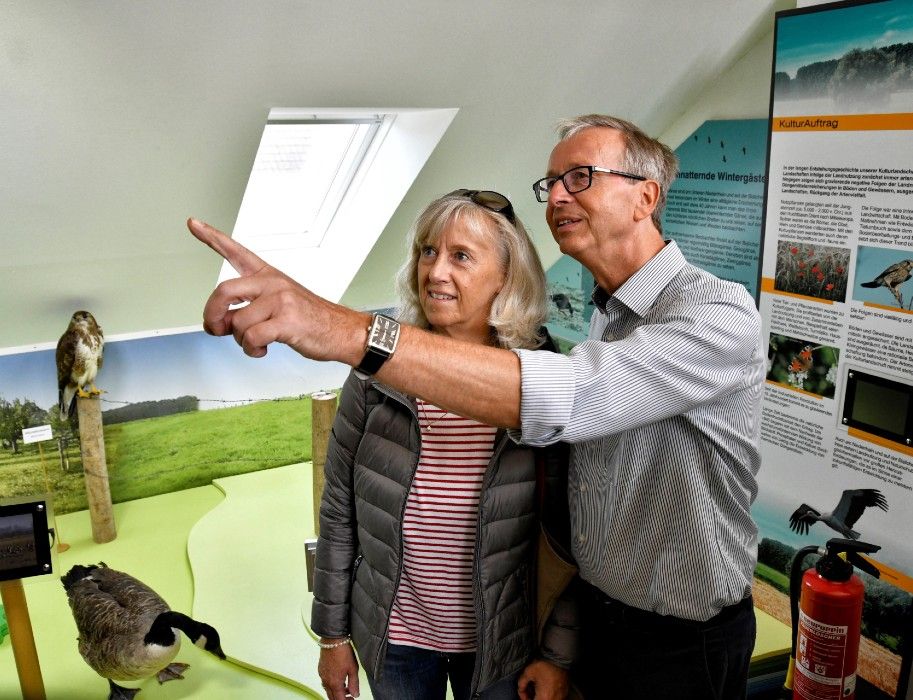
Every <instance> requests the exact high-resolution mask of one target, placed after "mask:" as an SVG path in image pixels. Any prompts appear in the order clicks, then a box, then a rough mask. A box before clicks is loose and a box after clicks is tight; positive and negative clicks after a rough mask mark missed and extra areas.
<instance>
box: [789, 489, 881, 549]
mask: <svg viewBox="0 0 913 700" xmlns="http://www.w3.org/2000/svg"><path fill="white" fill-rule="evenodd" d="M866 508H880V509H881V510H883V511H887V510H888V502H887V500H886V499H885V497H884V495H883V494H882V493H881V491H879V490H878V489H847V490H845V491H844V492H843V494H841V496H840V501H839V502H838V503H837V506H836V507H835V508H834V509H833V510H832V511H824V512H822V511H819V510H818V509H817V508H814V507H812V506H810V505H808V504H807V503H803V504H802V505H801V506H799V507H798V508H796V510H795V511H794V512H793V514H792V515H790V516H789V527H790V529H791V530H792V531H793V532H796V533H798V534H800V535H807V534H808V532H809V529H810V528H811V526H812V525H814V524H815V523H816V522H821V523H824V524H825V525H827V526H828V527H829V528H831V529H832V530H834V531H835V532H838V533H840V535H841V536H842V537H846V538H848V539H852V540H858V539H859V533H858V532H857V531H856V530H854V529H853V526H854V525H855V524H856V521H857V520H859V518H860V517H861V516H862V514H863V513H864V512H865V510H866Z"/></svg>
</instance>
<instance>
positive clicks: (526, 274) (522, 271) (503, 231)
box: [396, 194, 548, 349]
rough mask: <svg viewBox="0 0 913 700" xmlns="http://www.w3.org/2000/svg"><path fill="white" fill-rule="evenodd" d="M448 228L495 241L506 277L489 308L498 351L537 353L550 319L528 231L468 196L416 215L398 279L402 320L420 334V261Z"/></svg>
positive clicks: (441, 200) (422, 324)
mask: <svg viewBox="0 0 913 700" xmlns="http://www.w3.org/2000/svg"><path fill="white" fill-rule="evenodd" d="M450 222H459V224H460V225H462V226H465V227H466V228H467V229H469V230H470V231H472V232H473V233H475V234H476V235H478V236H482V237H484V238H488V239H491V238H492V234H493V232H492V228H491V226H488V225H486V224H494V236H495V241H494V243H495V245H496V248H497V250H498V254H499V256H500V259H501V260H500V262H501V270H502V271H503V272H504V284H503V286H502V287H501V291H500V292H498V294H497V296H496V297H495V298H494V301H493V302H492V304H491V314H490V316H489V318H488V324H489V325H490V326H491V328H492V335H493V338H494V340H495V342H496V343H497V345H498V346H500V347H502V348H511V349H512V348H535V347H538V346H539V345H540V344H541V342H542V335H541V333H540V329H541V327H542V324H543V323H545V319H546V316H547V313H548V310H547V307H546V301H545V271H544V270H543V269H542V263H541V261H540V260H539V254H538V253H537V252H536V249H535V247H534V246H533V243H532V241H531V240H530V239H529V235H528V234H527V233H526V229H525V228H524V227H523V224H522V222H521V221H520V220H519V219H517V218H516V217H515V223H511V222H510V221H508V220H507V218H506V217H505V216H504V215H503V214H500V213H497V212H494V211H492V210H490V209H487V208H485V207H483V206H480V205H478V204H476V203H475V202H473V201H472V200H471V199H469V198H468V197H466V196H464V195H456V194H449V195H445V196H443V197H440V198H439V199H436V200H434V201H433V202H431V204H429V205H428V206H427V207H425V209H424V210H422V212H421V213H420V214H419V215H418V218H417V219H416V221H415V224H414V225H413V226H412V230H411V232H410V235H409V239H408V243H407V246H408V247H407V253H406V262H405V263H404V264H403V266H402V267H401V268H400V270H399V273H398V274H397V279H396V290H397V294H398V296H399V302H400V306H399V318H400V320H401V321H404V322H406V323H412V324H414V325H416V326H420V327H422V328H428V327H429V323H428V319H427V318H426V317H425V313H424V311H422V305H421V304H420V303H419V296H418V261H419V257H420V256H421V253H422V248H424V247H425V246H427V245H434V244H435V243H436V242H437V241H438V239H439V238H440V235H441V232H442V231H443V230H444V228H445V227H446V226H447V225H448V224H449V223H450Z"/></svg>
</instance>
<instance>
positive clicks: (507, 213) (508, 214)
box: [445, 189, 517, 225]
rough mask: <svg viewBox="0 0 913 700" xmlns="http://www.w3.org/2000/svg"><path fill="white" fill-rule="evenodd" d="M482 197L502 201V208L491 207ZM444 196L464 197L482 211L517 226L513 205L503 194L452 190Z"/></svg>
mask: <svg viewBox="0 0 913 700" xmlns="http://www.w3.org/2000/svg"><path fill="white" fill-rule="evenodd" d="M480 195H482V196H480ZM484 195H492V196H493V197H494V198H495V199H498V200H502V201H503V202H504V206H500V207H499V206H496V205H493V204H492V203H491V202H486V201H485V199H484V198H483V197H484ZM445 196H447V197H466V198H467V199H469V200H470V201H471V202H472V203H473V204H478V205H479V206H480V207H482V208H484V209H488V211H493V212H494V213H495V214H501V215H502V216H504V218H505V219H507V220H508V221H509V222H510V223H511V224H513V225H516V224H517V217H516V215H515V214H514V205H513V204H511V203H510V200H509V199H508V198H507V197H505V196H504V195H503V194H501V193H500V192H495V191H494V190H465V189H460V190H454V191H453V192H450V193H449V194H447V195H445Z"/></svg>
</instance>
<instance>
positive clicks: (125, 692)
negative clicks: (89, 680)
mask: <svg viewBox="0 0 913 700" xmlns="http://www.w3.org/2000/svg"><path fill="white" fill-rule="evenodd" d="M108 687H110V688H111V692H110V693H109V694H108V700H132V698H133V696H134V695H136V694H137V693H138V692H139V691H140V689H139V688H124V687H123V686H122V685H118V684H117V683H115V682H114V681H112V680H111V679H110V678H109V679H108Z"/></svg>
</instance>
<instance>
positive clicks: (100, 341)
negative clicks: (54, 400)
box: [56, 311, 105, 417]
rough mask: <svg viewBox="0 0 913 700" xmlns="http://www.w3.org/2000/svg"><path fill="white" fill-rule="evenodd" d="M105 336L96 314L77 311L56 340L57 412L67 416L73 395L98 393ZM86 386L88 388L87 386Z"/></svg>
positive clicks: (70, 409)
mask: <svg viewBox="0 0 913 700" xmlns="http://www.w3.org/2000/svg"><path fill="white" fill-rule="evenodd" d="M104 350H105V336H104V334H103V333H102V332H101V328H99V326H98V323H96V321H95V317H94V316H92V314H90V313H89V312H88V311H77V312H76V313H75V314H73V317H72V318H71V319H70V325H69V326H67V329H66V331H64V334H63V335H62V336H60V340H58V341H57V355H56V358H57V388H58V400H59V404H60V415H61V416H65V417H66V416H69V415H70V413H71V412H72V411H73V404H74V403H75V402H76V397H77V396H80V397H83V398H86V397H88V396H98V395H99V394H100V393H101V391H100V390H99V389H97V388H96V387H95V377H96V375H97V374H98V370H100V369H101V365H102V360H103V356H104ZM86 387H88V390H86Z"/></svg>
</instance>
